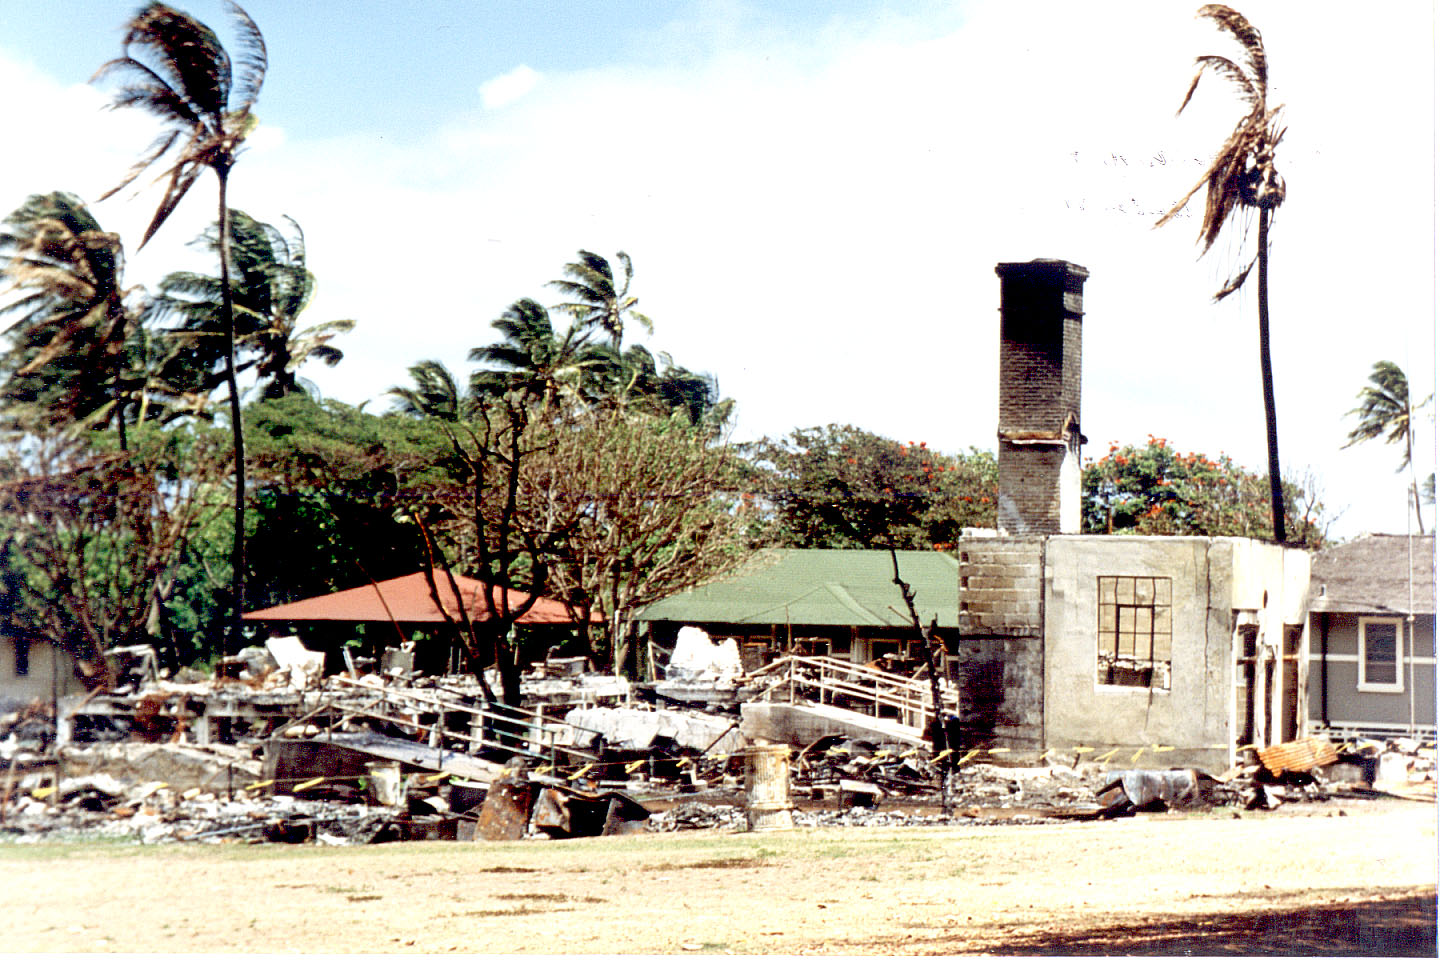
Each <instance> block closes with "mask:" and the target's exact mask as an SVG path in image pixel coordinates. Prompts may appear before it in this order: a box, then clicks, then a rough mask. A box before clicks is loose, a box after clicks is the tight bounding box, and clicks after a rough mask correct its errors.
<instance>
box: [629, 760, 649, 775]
mask: <svg viewBox="0 0 1440 960" xmlns="http://www.w3.org/2000/svg"><path fill="white" fill-rule="evenodd" d="M644 765H645V761H644V760H631V761H630V762H629V763H627V764H625V772H626V773H634V772H635V771H636V770H639V769H640V768H641V767H642V766H644Z"/></svg>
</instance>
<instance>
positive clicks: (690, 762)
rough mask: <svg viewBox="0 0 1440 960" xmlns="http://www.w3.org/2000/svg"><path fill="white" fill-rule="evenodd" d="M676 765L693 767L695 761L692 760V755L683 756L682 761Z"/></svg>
mask: <svg viewBox="0 0 1440 960" xmlns="http://www.w3.org/2000/svg"><path fill="white" fill-rule="evenodd" d="M676 766H680V767H693V766H695V761H694V760H692V759H691V758H690V757H681V758H680V762H679V763H678V764H676Z"/></svg>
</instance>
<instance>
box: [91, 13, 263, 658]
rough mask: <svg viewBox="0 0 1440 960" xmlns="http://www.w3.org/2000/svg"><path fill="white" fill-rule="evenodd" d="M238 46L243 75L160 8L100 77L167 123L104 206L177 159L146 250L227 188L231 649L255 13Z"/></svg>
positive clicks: (223, 245) (188, 20)
mask: <svg viewBox="0 0 1440 960" xmlns="http://www.w3.org/2000/svg"><path fill="white" fill-rule="evenodd" d="M227 6H228V8H229V10H230V15H231V20H232V22H233V24H234V28H235V31H236V35H237V37H238V41H239V44H238V49H239V51H240V58H239V63H238V69H234V68H232V63H231V59H230V54H229V53H227V52H226V50H225V47H224V46H223V45H222V44H221V43H220V40H219V38H218V37H217V36H216V35H215V32H214V31H213V30H211V29H210V28H209V27H207V26H206V25H205V24H203V23H201V22H200V21H198V20H196V19H195V18H194V17H192V16H190V15H189V14H187V13H184V12H182V11H179V10H176V9H174V8H173V7H170V6H168V5H167V4H164V3H157V2H152V3H149V4H147V5H146V6H145V7H143V8H142V9H141V10H140V11H139V12H138V13H136V14H135V16H134V17H132V18H131V19H130V21H129V23H127V24H126V28H125V39H124V41H123V52H124V55H123V56H121V57H119V58H117V59H114V60H111V61H108V62H107V63H105V64H103V65H102V66H101V67H100V69H99V71H97V73H96V79H99V78H100V77H110V76H118V77H120V78H121V83H122V85H121V87H120V89H119V90H118V92H117V93H116V96H115V101H114V103H113V106H114V107H116V108H120V107H136V108H139V109H141V110H143V111H145V112H146V113H149V114H152V115H154V116H155V117H156V118H157V119H159V120H160V122H161V123H162V125H163V127H164V132H163V133H162V134H161V135H160V137H159V138H158V139H157V140H156V141H155V144H154V145H153V146H152V147H151V148H150V150H149V151H148V152H147V153H146V154H145V155H144V156H142V157H141V158H140V160H139V162H138V163H136V164H135V166H134V167H132V168H131V170H130V172H129V173H128V174H127V175H126V177H125V179H124V180H123V181H121V183H120V184H118V185H117V186H116V187H115V188H114V189H113V190H111V191H109V192H108V193H106V194H105V195H104V197H101V199H102V200H103V199H105V197H109V196H111V195H113V194H114V193H116V192H118V191H120V190H121V189H123V188H124V187H125V186H127V185H128V184H130V183H131V182H133V181H134V179H135V178H136V177H138V176H139V175H140V174H141V173H142V172H143V171H145V170H146V169H148V168H150V167H151V166H152V165H154V164H156V163H158V162H160V160H161V158H162V157H165V156H166V155H170V156H171V158H172V162H171V165H170V166H169V167H168V168H167V169H166V171H165V175H168V180H167V182H166V185H165V193H164V195H163V196H162V197H161V199H160V204H159V206H158V207H157V208H156V210H155V215H154V216H153V217H152V218H151V220H150V225H149V226H148V227H146V228H145V235H144V236H143V237H142V238H141V241H140V246H142V247H143V246H144V245H145V244H146V243H147V242H149V240H150V238H151V237H152V236H154V235H155V231H157V230H159V229H160V227H161V225H163V224H164V223H165V221H166V220H167V219H169V217H170V214H171V213H173V212H174V211H175V208H176V207H177V206H179V204H180V201H181V200H182V199H183V198H184V196H185V194H186V193H188V192H189V190H190V187H191V186H193V185H194V183H195V181H196V180H198V179H199V177H200V175H201V174H202V173H203V172H204V171H205V170H206V169H207V168H208V169H209V170H211V171H212V172H213V173H214V174H215V179H216V181H217V183H218V185H219V190H218V197H217V201H218V202H217V209H218V214H217V216H216V220H217V222H218V223H219V224H220V237H219V244H218V246H219V253H220V288H221V320H222V323H223V326H224V338H225V343H226V346H227V356H226V364H225V380H226V383H227V384H228V386H229V388H230V428H231V434H232V442H233V444H234V450H235V456H234V460H233V462H234V469H235V540H234V545H233V548H232V553H233V562H232V566H233V568H234V584H233V593H234V598H235V606H234V610H233V612H232V616H231V621H230V636H231V642H232V643H233V644H235V645H237V646H238V644H239V643H240V611H241V609H242V607H243V605H244V600H245V436H244V426H243V419H242V417H241V414H240V388H239V384H238V382H237V380H236V376H235V315H234V305H233V303H232V300H231V286H230V206H229V201H228V199H227V190H228V187H229V182H230V171H231V169H232V168H233V167H234V165H235V158H236V156H237V153H238V151H239V149H240V145H241V144H242V143H243V142H244V140H245V137H246V136H247V135H248V134H249V133H250V131H251V129H252V128H253V127H254V124H255V120H254V117H253V116H252V115H251V113H250V111H251V108H253V107H254V105H255V101H256V99H257V97H258V96H259V94H260V87H261V85H262V84H263V83H264V81H265V71H266V67H267V58H266V52H265V40H264V38H263V37H262V36H261V35H260V29H259V28H258V27H257V26H256V25H255V21H253V20H251V19H250V16H249V14H247V13H246V12H245V11H244V10H242V9H241V8H240V6H239V5H238V4H236V3H233V2H230V3H228V4H227Z"/></svg>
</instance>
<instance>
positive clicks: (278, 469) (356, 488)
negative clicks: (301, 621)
mask: <svg viewBox="0 0 1440 960" xmlns="http://www.w3.org/2000/svg"><path fill="white" fill-rule="evenodd" d="M245 418H246V431H247V434H248V435H249V437H250V453H251V466H252V471H253V475H254V478H255V483H254V494H253V497H252V501H251V502H252V508H253V509H252V513H253V515H254V523H253V526H252V527H251V529H250V533H249V538H250V541H251V542H252V543H253V544H254V545H255V549H254V550H253V551H252V552H251V560H250V570H249V577H248V579H249V582H250V584H251V599H250V606H252V607H263V606H270V605H274V604H279V603H286V602H289V601H291V600H297V599H300V598H303V597H307V596H313V595H316V594H320V593H325V592H329V591H333V590H339V589H345V588H349V587H352V586H354V585H355V584H356V583H357V582H363V581H364V580H365V579H367V578H372V579H375V580H383V579H386V578H388V577H394V576H400V575H402V574H408V573H414V572H415V571H416V570H417V569H419V568H420V567H421V566H422V565H423V562H424V560H423V556H424V554H423V543H422V541H421V539H420V536H419V532H418V531H417V530H416V529H415V527H414V526H413V525H409V524H407V523H405V521H404V518H405V515H406V511H407V510H408V508H409V507H410V505H411V504H412V503H414V502H415V501H416V500H418V499H420V498H423V497H424V496H425V492H426V490H427V489H428V488H429V487H430V485H432V484H434V483H436V482H439V481H441V480H442V479H443V477H444V476H445V475H444V472H443V470H444V464H445V461H446V458H447V457H449V456H450V449H451V448H450V445H449V442H448V440H447V438H446V437H445V436H444V434H443V432H442V431H440V430H439V429H437V428H436V427H435V425H433V424H430V423H426V422H424V421H417V420H414V419H410V418H406V417H401V416H396V415H388V416H375V415H373V414H367V413H365V412H363V411H362V410H359V409H357V408H355V407H351V406H348V405H346V404H343V403H340V402H338V401H334V400H326V401H316V400H314V399H312V398H310V397H309V396H308V395H306V394H303V393H298V394H292V395H290V396H287V397H282V398H280V399H276V400H265V401H259V402H256V403H252V404H251V405H250V406H248V407H247V408H246V410H245Z"/></svg>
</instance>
